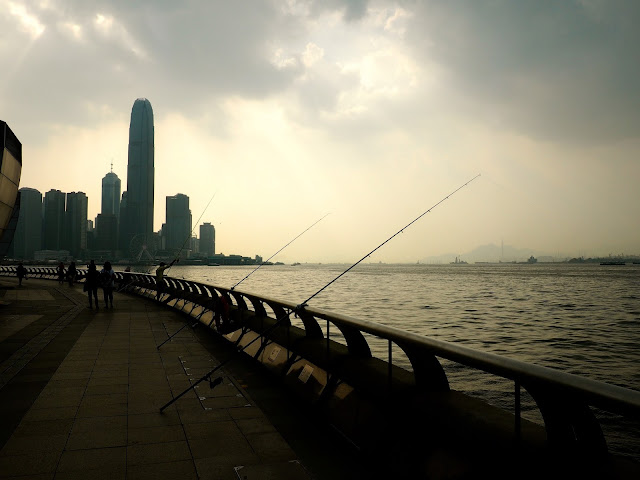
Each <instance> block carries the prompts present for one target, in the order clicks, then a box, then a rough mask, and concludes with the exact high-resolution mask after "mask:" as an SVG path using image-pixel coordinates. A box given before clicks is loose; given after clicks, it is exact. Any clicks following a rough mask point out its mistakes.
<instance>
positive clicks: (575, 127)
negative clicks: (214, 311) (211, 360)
mask: <svg viewBox="0 0 640 480" xmlns="http://www.w3.org/2000/svg"><path fill="white" fill-rule="evenodd" d="M639 23H640V6H639V4H638V3H637V2H631V1H623V0H615V1H604V0H602V1H600V0H582V1H578V0H574V1H569V0H567V1H533V0H523V1H517V2H513V1H507V0H492V1H473V0H467V1H405V0H398V1H396V2H393V1H381V0H380V1H378V0H372V1H366V0H353V1H340V0H330V1H312V0H300V1H296V0H287V1H284V2H283V1H276V0H273V1H266V0H265V1H238V2H227V1H215V2H211V1H205V0H194V1H189V2H175V1H171V2H170V1H155V0H154V1H150V0H149V1H136V2H129V1H81V0H58V1H56V0H47V1H43V0H31V1H27V0H0V31H1V32H2V34H1V35H0V60H1V61H2V65H3V74H2V76H0V118H2V119H3V120H5V121H7V122H8V123H9V124H10V125H11V126H12V128H13V129H14V131H15V132H16V134H17V135H18V137H19V138H20V139H21V140H22V142H23V144H24V149H25V166H24V172H23V181H22V186H30V187H33V188H38V189H39V190H40V191H42V192H43V193H44V192H45V191H47V190H49V189H51V188H58V189H61V190H63V191H72V190H74V191H77V190H83V191H86V192H87V193H88V195H89V197H90V207H89V210H90V216H95V215H96V214H97V213H98V212H99V207H100V206H99V200H98V199H99V196H100V179H101V177H102V176H103V175H104V174H105V173H106V172H107V171H108V168H109V166H108V165H109V162H110V160H111V159H114V171H115V172H116V173H117V174H118V175H119V176H120V178H121V179H122V181H123V189H124V186H125V185H126V160H127V159H126V151H127V128H128V123H129V115H130V111H131V106H132V105H133V102H134V100H135V99H136V98H138V97H146V98H149V99H150V101H151V104H152V106H153V109H154V114H155V125H156V221H155V227H156V229H159V228H160V225H161V223H162V222H163V221H164V211H163V210H164V197H165V196H166V195H174V194H176V193H178V192H180V193H185V194H187V195H189V196H190V197H191V208H192V212H193V217H194V219H196V218H197V217H198V216H199V215H200V213H201V211H202V209H204V206H205V205H206V204H207V202H208V200H209V198H210V193H209V192H210V190H211V189H212V188H219V189H221V190H222V193H221V194H220V196H219V197H218V199H217V202H219V204H218V205H217V207H216V206H215V205H213V204H212V211H211V213H210V218H207V217H205V218H203V220H202V221H212V222H214V224H216V225H217V228H219V230H220V232H219V233H220V234H219V238H220V242H221V243H220V245H221V248H222V249H223V251H224V252H225V253H242V254H245V255H254V254H256V253H258V254H263V255H265V256H268V255H269V254H270V252H272V251H275V250H277V249H278V248H279V246H278V245H279V242H281V241H284V240H285V239H284V238H282V236H285V237H286V235H285V232H294V233H295V231H296V230H301V229H302V228H303V227H304V226H305V225H307V224H310V223H312V221H313V218H310V217H316V216H317V217H320V216H321V214H322V213H326V211H329V210H331V211H334V212H336V213H335V214H333V215H332V216H331V217H329V218H328V219H327V220H326V221H325V222H323V224H324V223H326V224H328V225H327V226H326V227H324V228H325V231H323V232H321V233H318V237H317V238H316V239H315V240H313V239H310V240H308V242H309V243H306V245H301V246H300V247H296V248H299V250H294V253H293V254H294V255H298V257H297V258H295V260H299V261H303V260H305V259H307V260H310V261H311V260H322V261H331V260H336V261H349V260H351V259H352V258H353V257H354V256H357V255H358V254H359V253H361V252H362V250H363V249H365V250H366V249H367V248H368V247H369V246H370V244H371V243H375V240H378V239H380V240H383V239H384V238H380V237H385V235H386V234H391V233H393V231H395V230H394V229H395V228H396V227H397V226H401V225H402V224H403V221H404V220H410V218H411V217H412V216H413V215H414V214H415V215H417V214H419V213H420V212H421V208H423V207H425V208H426V207H428V206H429V205H430V204H432V203H435V202H436V201H437V200H439V198H440V197H441V196H444V195H446V194H447V193H448V192H449V191H452V190H453V189H455V188H456V187H457V186H459V185H460V184H462V183H464V181H466V180H468V179H469V178H471V177H472V176H474V175H475V174H477V173H482V174H483V177H481V180H479V181H478V184H479V185H477V186H474V189H475V190H474V191H473V192H468V193H465V194H461V195H460V197H462V198H460V199H459V200H457V201H458V202H460V203H459V204H458V203H457V202H453V201H452V202H450V204H449V205H447V206H446V207H445V206H444V205H443V210H445V208H446V210H445V211H444V212H442V216H436V215H434V216H433V217H434V218H433V220H429V221H428V222H425V223H427V225H426V226H424V227H415V228H416V232H415V233H414V234H413V235H412V236H410V238H408V239H405V240H402V241H398V246H397V247H394V248H393V249H390V250H389V251H388V252H384V255H388V256H383V257H382V258H384V259H388V260H402V261H413V260H415V259H417V258H422V257H426V256H429V255H431V254H440V253H445V252H457V253H462V252H464V251H469V250H471V249H473V248H474V247H475V246H477V245H479V244H486V243H490V242H494V243H498V242H499V241H500V240H501V239H504V240H505V242H506V243H509V244H514V245H516V246H520V247H528V248H534V249H539V250H544V251H548V252H550V253H554V252H565V253H568V254H577V253H580V252H583V253H587V252H591V253H594V254H596V253H598V254H603V253H610V252H618V251H622V250H624V251H627V252H628V251H634V250H635V251H636V253H637V252H638V251H640V248H638V246H639V245H640V227H638V226H637V222H635V221H633V222H630V221H629V220H628V219H630V218H638V214H640V207H639V205H640V202H639V201H638V200H640V196H639V194H638V193H637V191H638V190H637V188H636V179H637V178H638V175H640V170H639V163H638V156H637V152H638V147H639V145H640V118H639V116H640V91H639V89H638V87H637V85H639V84H640V71H639V70H640V58H639V57H640V53H639V50H638V45H640V33H639V30H638V28H637V25H638V24H639ZM177 164H179V165H180V167H181V168H179V169H178V171H176V165H177ZM239 179H241V181H240V182H239ZM292 198H295V201H292ZM240 199H241V200H240ZM216 209H217V210H216ZM434 213H435V212H434ZM248 218H251V219H252V220H251V221H252V224H251V226H250V227H249V226H248V225H247V219H248ZM455 219H459V220H458V221H456V220H455ZM354 222H355V223H356V224H357V226H356V225H354ZM298 227H300V228H298ZM247 228H251V231H255V233H256V234H255V235H247V234H245V233H244V232H245V231H246V230H245V229H247ZM353 228H355V229H356V231H357V232H358V233H357V234H353V235H349V234H346V232H348V231H349V230H350V229H353ZM272 229H273V230H272ZM421 229H422V230H421ZM259 232H261V233H259ZM434 232H437V234H434ZM373 239H375V240H373Z"/></svg>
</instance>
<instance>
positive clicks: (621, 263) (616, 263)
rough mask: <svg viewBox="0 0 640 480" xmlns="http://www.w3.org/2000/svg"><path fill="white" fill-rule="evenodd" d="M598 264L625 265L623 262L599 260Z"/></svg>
mask: <svg viewBox="0 0 640 480" xmlns="http://www.w3.org/2000/svg"><path fill="white" fill-rule="evenodd" d="M600 265H626V263H625V262H600Z"/></svg>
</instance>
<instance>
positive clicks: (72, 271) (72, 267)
mask: <svg viewBox="0 0 640 480" xmlns="http://www.w3.org/2000/svg"><path fill="white" fill-rule="evenodd" d="M77 275H78V270H76V262H71V263H70V264H69V269H68V270H67V280H68V281H69V286H70V287H73V282H75V280H76V276H77Z"/></svg>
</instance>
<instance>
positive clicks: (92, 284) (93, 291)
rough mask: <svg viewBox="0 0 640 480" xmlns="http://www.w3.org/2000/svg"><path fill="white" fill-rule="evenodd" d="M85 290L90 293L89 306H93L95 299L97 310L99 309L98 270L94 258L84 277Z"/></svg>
mask: <svg viewBox="0 0 640 480" xmlns="http://www.w3.org/2000/svg"><path fill="white" fill-rule="evenodd" d="M83 290H84V291H85V292H87V293H88V294H89V308H93V301H92V298H91V297H92V296H93V299H95V301H96V310H99V309H100V307H99V306H98V270H97V268H96V264H95V263H94V261H93V260H91V262H89V265H87V275H86V277H85V279H84V287H83Z"/></svg>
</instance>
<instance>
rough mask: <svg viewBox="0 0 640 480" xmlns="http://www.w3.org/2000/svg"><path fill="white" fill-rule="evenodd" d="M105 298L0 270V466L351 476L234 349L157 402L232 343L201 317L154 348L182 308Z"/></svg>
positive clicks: (3, 471) (8, 470) (45, 470)
mask: <svg viewBox="0 0 640 480" xmlns="http://www.w3.org/2000/svg"><path fill="white" fill-rule="evenodd" d="M114 305H115V308H113V309H104V308H103V302H101V305H100V310H90V309H89V308H88V301H87V297H86V295H85V294H83V293H82V291H81V286H76V287H73V288H71V287H69V286H68V285H59V284H58V283H57V282H55V281H50V280H36V279H28V280H26V281H25V282H24V285H23V286H22V287H18V285H17V281H16V280H15V279H12V278H5V277H0V448H1V449H0V478H2V479H5V478H22V479H24V478H33V479H43V480H44V479H55V480H60V479H76V478H77V479H85V478H91V479H92V480H98V479H101V478H108V479H109V480H115V479H118V478H123V479H124V478H127V479H139V478H140V479H143V478H153V479H165V478H167V479H168V478H179V479H181V480H187V479H192V478H193V479H195V478H202V479H209V478H211V479H213V478H215V479H237V478H243V479H244V478H246V479H247V480H251V479H261V478H290V479H304V478H349V477H350V478H353V476H354V475H355V476H356V478H357V476H358V475H357V473H358V472H360V464H359V462H358V459H357V458H356V457H354V455H355V454H354V453H353V452H350V451H348V449H347V450H345V447H344V446H343V445H340V442H336V441H335V439H332V438H330V433H329V432H327V431H324V430H323V429H322V428H320V426H319V425H316V424H314V423H313V421H312V420H311V419H310V418H306V417H305V415H304V407H301V406H298V405H296V403H295V402H294V401H292V399H290V398H287V395H286V393H283V392H282V391H280V390H279V389H277V388H274V387H273V385H272V383H273V382H272V381H271V380H270V379H266V378H264V376H263V375H262V374H261V373H260V371H259V370H256V369H255V368H252V367H251V366H247V365H243V362H244V361H245V360H239V361H237V362H236V361H234V362H232V363H230V364H229V367H228V368H227V367H225V370H224V371H222V373H223V375H222V376H223V378H224V380H223V383H222V385H220V386H218V387H216V388H215V389H214V390H210V389H209V387H208V385H207V383H206V382H203V383H202V384H201V385H200V386H199V387H198V388H197V389H194V390H192V391H191V392H189V393H188V394H187V395H185V396H184V397H182V398H181V399H179V400H178V401H177V402H176V403H174V404H173V405H171V406H169V407H168V408H166V410H165V411H164V412H163V413H160V412H159V409H160V407H161V406H163V405H165V404H166V403H167V402H168V401H169V400H171V399H172V398H173V396H175V395H177V394H179V393H180V392H182V391H184V390H185V389H187V388H188V387H189V386H190V385H191V383H192V382H193V381H194V379H197V378H200V377H201V376H202V375H203V374H204V373H206V372H208V371H210V370H211V369H212V368H213V367H214V366H215V365H217V364H218V362H220V361H223V360H224V358H227V357H228V355H230V354H231V353H230V350H229V349H228V346H226V345H223V343H224V342H223V341H220V340H216V339H213V338H212V337H211V335H209V334H208V333H207V332H205V331H204V329H203V328H196V329H194V330H192V329H190V328H185V329H183V330H182V332H181V333H180V334H179V335H177V336H176V337H175V338H174V339H173V340H172V341H170V342H168V343H166V344H165V345H164V346H162V347H161V348H160V349H159V350H158V349H157V345H159V344H160V343H161V342H163V341H164V340H165V339H166V338H167V337H168V335H169V334H171V333H174V332H176V331H177V330H178V329H179V328H180V327H181V326H183V325H184V321H185V319H184V317H183V316H181V315H180V314H178V313H176V312H173V311H171V310H169V309H167V308H165V307H163V306H160V305H157V304H155V303H154V302H152V301H149V300H145V299H140V298H137V297H134V296H129V295H124V294H116V295H115V297H114ZM254 397H257V398H259V399H260V402H259V403H260V405H261V406H262V407H263V408H260V407H259V406H258V405H257V402H256V400H255V399H254ZM265 411H266V412H267V413H266V414H265ZM283 434H284V435H285V436H286V438H287V439H288V440H285V438H284V437H283ZM290 444H291V445H294V447H295V451H294V449H292V448H291V446H290ZM301 458H302V460H301ZM303 464H304V465H305V466H304V467H303V466H302V465H303Z"/></svg>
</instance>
